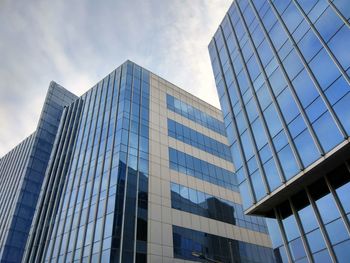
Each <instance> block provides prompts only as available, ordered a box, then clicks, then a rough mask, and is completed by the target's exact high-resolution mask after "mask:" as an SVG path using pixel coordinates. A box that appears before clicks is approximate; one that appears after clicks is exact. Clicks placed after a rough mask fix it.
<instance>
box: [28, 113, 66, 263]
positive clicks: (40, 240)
mask: <svg viewBox="0 0 350 263" xmlns="http://www.w3.org/2000/svg"><path fill="white" fill-rule="evenodd" d="M64 111H65V112H66V114H65V116H64V119H61V121H62V123H63V127H62V133H61V134H60V137H59V140H58V145H57V153H58V154H55V155H53V156H54V159H52V162H53V163H52V166H50V167H49V170H48V173H47V176H48V177H47V178H48V179H47V180H48V186H47V187H48V188H50V189H52V187H53V185H54V182H55V179H56V178H55V176H54V174H55V173H56V172H57V168H58V165H59V159H60V154H59V153H60V152H61V151H62V147H63V144H64V138H65V136H66V133H67V131H66V130H67V126H68V123H69V118H70V114H71V111H70V110H69V108H64ZM44 194H45V196H44V200H43V207H42V208H45V210H44V211H43V212H42V213H45V214H43V215H40V219H39V220H40V221H41V222H42V223H40V222H39V226H40V225H41V224H42V225H43V228H45V225H46V224H49V222H46V220H45V219H46V218H47V214H46V211H47V208H46V207H47V206H51V205H52V204H50V203H49V199H50V194H51V193H44ZM47 227H48V228H49V231H50V228H51V227H52V226H51V225H50V224H49V225H48V226H47ZM43 238H44V237H43V235H40V236H36V240H38V244H40V243H43V244H45V245H44V247H40V246H38V250H39V251H38V252H36V254H35V255H33V256H34V258H33V259H32V260H33V261H36V260H37V258H38V257H40V255H39V254H40V253H41V252H40V250H42V251H43V253H44V252H45V251H46V246H47V244H46V242H45V240H43Z"/></svg>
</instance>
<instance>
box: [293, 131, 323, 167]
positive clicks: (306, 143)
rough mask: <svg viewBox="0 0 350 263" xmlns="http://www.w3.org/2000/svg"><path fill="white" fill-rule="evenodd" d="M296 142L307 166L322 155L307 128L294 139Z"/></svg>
mask: <svg viewBox="0 0 350 263" xmlns="http://www.w3.org/2000/svg"><path fill="white" fill-rule="evenodd" d="M294 142H295V146H296V147H297V149H298V152H299V155H300V158H301V160H302V162H303V164H304V166H305V167H307V166H308V165H310V164H311V163H313V162H314V161H315V160H316V159H318V158H319V157H320V154H319V152H318V150H317V148H316V145H315V144H314V141H313V139H312V137H311V135H310V132H309V131H308V130H305V131H303V132H302V133H301V134H300V135H298V137H297V138H295V139H294Z"/></svg>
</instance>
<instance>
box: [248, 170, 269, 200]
mask: <svg viewBox="0 0 350 263" xmlns="http://www.w3.org/2000/svg"><path fill="white" fill-rule="evenodd" d="M251 178H252V183H253V187H254V192H255V196H256V198H257V200H260V199H262V198H263V197H264V196H265V195H266V191H265V187H264V183H263V180H262V178H261V175H260V172H259V171H256V172H255V173H254V174H252V175H251Z"/></svg>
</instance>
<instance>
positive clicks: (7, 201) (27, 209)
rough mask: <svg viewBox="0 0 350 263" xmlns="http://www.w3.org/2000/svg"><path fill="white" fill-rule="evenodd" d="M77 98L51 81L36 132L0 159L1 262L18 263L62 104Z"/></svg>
mask: <svg viewBox="0 0 350 263" xmlns="http://www.w3.org/2000/svg"><path fill="white" fill-rule="evenodd" d="M76 98H77V97H76V96H75V95H73V94H72V93H70V92H69V91H67V90H65V89H64V88H62V87H61V86H59V85H58V84H56V83H55V82H51V84H50V86H49V89H48V92H47V95H46V99H45V102H44V106H43V109H42V112H41V115H40V119H39V122H38V126H37V129H36V130H35V132H34V133H33V134H31V135H30V136H29V137H28V138H26V139H25V140H23V141H22V142H21V143H20V144H19V145H17V146H16V147H15V148H14V149H13V150H11V151H10V152H9V153H8V154H6V155H5V156H3V157H2V158H1V159H0V211H1V212H0V262H20V261H21V259H22V255H23V253H24V248H25V245H26V241H27V238H28V234H29V230H30V226H31V223H32V219H33V216H34V212H35V207H36V204H37V201H38V196H39V193H40V189H41V186H42V183H43V180H44V174H45V170H46V167H47V164H48V161H49V158H50V154H51V150H52V147H53V143H54V140H55V137H56V133H57V130H58V126H59V123H60V119H61V115H62V111H63V107H64V105H67V104H69V103H71V102H72V101H73V100H75V99H76Z"/></svg>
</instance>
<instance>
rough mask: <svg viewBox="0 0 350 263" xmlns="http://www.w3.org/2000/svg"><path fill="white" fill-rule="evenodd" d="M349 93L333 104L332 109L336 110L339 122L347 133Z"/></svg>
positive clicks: (349, 130)
mask: <svg viewBox="0 0 350 263" xmlns="http://www.w3.org/2000/svg"><path fill="white" fill-rule="evenodd" d="M349 105H350V93H348V94H346V95H345V97H343V98H342V99H341V100H340V101H339V102H337V103H336V104H335V105H334V111H335V112H336V114H337V116H338V118H339V120H340V122H341V123H342V124H343V126H344V128H345V130H346V132H347V134H348V135H349V134H350V111H349Z"/></svg>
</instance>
